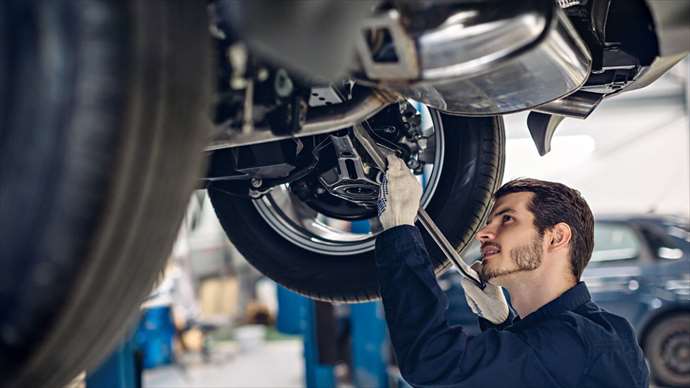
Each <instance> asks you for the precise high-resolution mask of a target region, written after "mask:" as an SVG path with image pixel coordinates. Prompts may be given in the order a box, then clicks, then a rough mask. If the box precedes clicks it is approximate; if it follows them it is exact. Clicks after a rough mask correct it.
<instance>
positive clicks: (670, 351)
mask: <svg viewBox="0 0 690 388" xmlns="http://www.w3.org/2000/svg"><path fill="white" fill-rule="evenodd" d="M661 358H662V360H663V363H664V366H665V367H666V368H667V369H668V370H669V371H672V372H673V373H674V374H678V375H680V376H683V377H684V378H688V377H690V331H685V330H684V331H677V332H674V333H671V334H670V335H669V336H668V337H667V338H666V340H665V341H664V342H663V344H662V347H661Z"/></svg>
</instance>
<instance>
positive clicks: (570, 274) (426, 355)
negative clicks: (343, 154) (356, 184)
mask: <svg viewBox="0 0 690 388" xmlns="http://www.w3.org/2000/svg"><path fill="white" fill-rule="evenodd" d="M388 166H389V167H388V170H387V172H386V178H385V179H384V183H383V185H382V190H381V195H380V200H379V214H380V215H379V219H380V221H381V224H382V226H383V228H384V231H383V232H382V233H381V234H379V236H378V238H377V241H376V265H377V272H378V279H379V283H380V291H381V295H382V298H383V305H384V309H385V313H386V320H387V322H388V328H389V330H390V335H391V341H392V344H393V348H394V350H395V353H396V356H397V360H398V365H399V367H400V371H401V374H402V376H403V378H404V379H405V380H406V381H407V382H408V383H409V384H411V385H413V386H415V387H431V386H434V387H436V386H444V387H445V386H448V387H465V386H466V387H575V386H577V387H625V388H631V387H648V386H649V371H648V368H647V365H646V363H645V359H644V356H643V354H642V351H641V349H640V347H639V346H638V344H637V341H636V338H635V333H634V332H633V329H632V327H631V326H630V324H629V323H628V322H627V321H626V320H625V319H623V318H621V317H618V316H616V315H613V314H611V313H609V312H607V311H604V310H602V309H601V308H599V307H598V306H597V305H596V304H594V303H593V302H592V301H591V300H590V294H589V292H588V290H587V286H586V285H585V284H584V283H583V282H582V281H580V275H581V274H582V271H583V269H584V267H585V266H586V265H587V262H588V261H589V259H590V256H591V254H592V248H593V238H594V237H593V228H594V221H593V217H592V212H591V210H590V208H589V206H588V205H587V203H586V202H585V200H584V199H583V198H582V197H581V196H580V193H579V192H578V191H576V190H573V189H571V188H569V187H567V186H565V185H562V184H559V183H553V182H546V181H540V180H536V179H518V180H514V181H511V182H508V183H506V184H505V185H503V186H502V187H501V188H500V189H499V190H498V191H497V192H496V193H495V194H494V200H495V203H494V206H493V209H492V211H491V213H490V215H489V218H488V220H487V223H486V225H485V226H484V227H483V228H481V229H480V230H479V232H478V233H477V237H476V238H477V239H478V240H479V241H480V242H481V251H482V258H483V260H482V261H481V262H480V263H475V264H474V265H473V266H472V268H473V269H476V270H477V273H478V274H479V275H480V276H481V277H482V279H484V280H486V281H488V282H489V283H488V284H487V286H486V288H485V289H483V290H482V289H481V288H479V287H478V286H476V285H475V283H473V282H472V281H470V280H468V279H465V278H463V280H462V286H463V288H464V291H465V295H466V298H467V301H468V304H469V305H470V307H471V308H472V310H473V311H474V313H475V314H477V315H479V321H480V327H481V329H482V332H481V333H480V334H478V335H474V336H471V335H467V334H465V333H464V332H463V330H462V328H461V327H460V326H452V325H449V323H448V321H447V319H446V310H447V306H448V301H447V298H446V296H445V294H444V293H443V292H442V291H441V289H440V288H439V286H438V284H437V283H436V278H435V275H434V271H433V268H432V265H431V263H430V261H429V254H428V253H427V250H426V248H425V246H424V242H423V240H422V235H421V234H420V231H419V229H417V227H415V226H414V221H415V216H416V213H417V210H418V207H419V201H420V198H421V193H422V189H421V186H420V185H419V183H418V181H417V179H416V178H415V177H414V176H413V175H412V174H411V173H410V171H409V169H408V168H407V167H406V166H405V164H404V162H403V161H402V160H400V159H398V158H396V157H394V156H389V157H388ZM502 287H505V288H506V289H507V290H508V292H509V293H510V296H511V302H512V306H513V308H514V311H513V310H511V309H509V307H508V304H507V303H506V300H505V298H504V296H503V292H502ZM516 313H517V315H516Z"/></svg>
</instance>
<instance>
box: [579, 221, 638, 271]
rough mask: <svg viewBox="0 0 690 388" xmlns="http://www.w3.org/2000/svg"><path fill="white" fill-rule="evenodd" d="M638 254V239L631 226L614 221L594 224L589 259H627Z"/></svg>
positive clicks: (633, 257)
mask: <svg viewBox="0 0 690 388" xmlns="http://www.w3.org/2000/svg"><path fill="white" fill-rule="evenodd" d="M639 255H640V240H639V239H638V237H637V234H636V233H635V231H634V230H633V229H632V228H630V227H629V226H627V225H624V224H616V223H596V224H595V226H594V252H592V259H591V261H593V262H596V261H599V262H602V261H613V260H629V259H636V258H637V257H638V256H639Z"/></svg>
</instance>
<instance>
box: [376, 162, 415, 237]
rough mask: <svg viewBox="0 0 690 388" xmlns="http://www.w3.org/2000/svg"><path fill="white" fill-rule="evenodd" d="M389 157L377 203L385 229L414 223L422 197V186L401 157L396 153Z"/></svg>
mask: <svg viewBox="0 0 690 388" xmlns="http://www.w3.org/2000/svg"><path fill="white" fill-rule="evenodd" d="M387 159H388V169H387V170H386V175H385V177H384V178H383V182H382V183H381V188H380V190H379V200H378V203H377V205H378V213H379V220H380V221H381V225H382V226H383V230H387V229H390V228H393V227H395V226H399V225H414V220H415V218H416V217H417V210H418V209H419V200H420V199H421V198H422V186H421V185H420V184H419V182H418V181H417V178H415V177H414V175H412V173H411V172H410V169H409V168H407V166H406V165H405V163H404V162H403V161H402V160H401V159H399V158H398V157H396V156H395V155H388V156H387Z"/></svg>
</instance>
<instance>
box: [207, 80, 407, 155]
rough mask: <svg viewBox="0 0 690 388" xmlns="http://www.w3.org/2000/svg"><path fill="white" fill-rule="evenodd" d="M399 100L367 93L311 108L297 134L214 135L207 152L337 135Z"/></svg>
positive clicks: (228, 132)
mask: <svg viewBox="0 0 690 388" xmlns="http://www.w3.org/2000/svg"><path fill="white" fill-rule="evenodd" d="M397 99H398V97H397V96H396V95H394V94H392V93H386V92H382V91H376V90H372V91H368V92H367V93H362V94H360V95H359V96H356V97H355V98H353V99H352V100H351V101H349V102H346V103H343V104H338V105H329V106H324V107H317V108H313V109H311V110H310V111H309V114H308V115H307V121H306V122H305V124H304V125H303V126H302V130H301V131H299V132H298V133H295V134H292V135H275V134H274V133H273V132H271V131H270V130H268V129H263V130H258V129H256V128H255V129H254V130H253V131H252V132H249V133H243V132H240V131H224V132H221V133H219V134H217V135H216V136H214V137H213V139H212V140H211V142H210V143H209V145H208V146H206V149H205V150H206V151H215V150H219V149H223V148H232V147H239V146H243V145H250V144H259V143H266V142H269V141H276V140H283V139H290V138H296V137H303V136H313V135H319V134H323V133H329V132H334V131H337V130H339V129H343V128H348V127H351V126H353V125H355V124H357V123H359V122H362V121H364V120H366V119H368V118H370V117H371V116H373V115H375V114H376V113H378V112H379V111H380V110H381V109H383V108H385V107H386V106H387V105H389V104H391V103H393V102H395V101H396V100H397Z"/></svg>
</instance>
